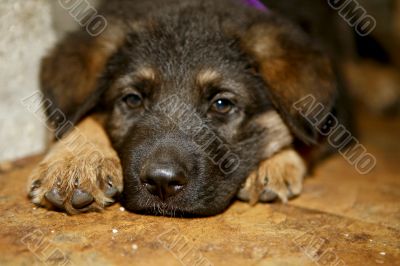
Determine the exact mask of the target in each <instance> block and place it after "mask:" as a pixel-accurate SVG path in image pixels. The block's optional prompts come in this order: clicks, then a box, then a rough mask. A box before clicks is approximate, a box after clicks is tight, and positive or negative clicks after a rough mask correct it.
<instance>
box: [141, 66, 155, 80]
mask: <svg viewBox="0 0 400 266" xmlns="http://www.w3.org/2000/svg"><path fill="white" fill-rule="evenodd" d="M137 75H138V77H140V78H142V79H147V80H155V79H156V72H155V71H154V69H152V68H150V67H144V68H142V69H139V71H138V72H137Z"/></svg>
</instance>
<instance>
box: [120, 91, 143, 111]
mask: <svg viewBox="0 0 400 266" xmlns="http://www.w3.org/2000/svg"><path fill="white" fill-rule="evenodd" d="M122 100H123V101H124V102H125V103H126V105H127V106H128V107H130V108H136V107H139V106H140V105H142V101H143V100H142V96H141V95H140V94H136V93H131V94H128V95H126V96H125V97H124V98H123V99H122Z"/></svg>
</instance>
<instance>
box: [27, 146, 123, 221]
mask: <svg viewBox="0 0 400 266" xmlns="http://www.w3.org/2000/svg"><path fill="white" fill-rule="evenodd" d="M28 186H29V188H28V191H29V197H30V199H31V201H32V202H33V203H35V204H37V205H39V206H42V207H45V208H48V209H57V210H64V211H66V212H67V213H69V214H77V213H82V212H87V211H96V210H102V209H103V208H104V207H106V206H108V205H110V204H111V203H113V202H114V198H115V197H116V196H117V195H118V194H119V193H120V192H121V191H122V170H121V165H120V161H119V159H118V157H117V155H116V154H115V155H114V154H112V155H111V156H110V155H108V157H104V156H102V155H100V154H99V153H90V152H88V151H86V152H83V153H81V154H78V155H73V154H69V153H64V152H62V153H61V154H56V155H51V156H49V157H48V158H46V159H44V160H43V162H42V163H41V164H40V165H39V166H38V167H37V168H36V169H35V170H34V172H33V173H32V174H31V177H30V181H29V183H28Z"/></svg>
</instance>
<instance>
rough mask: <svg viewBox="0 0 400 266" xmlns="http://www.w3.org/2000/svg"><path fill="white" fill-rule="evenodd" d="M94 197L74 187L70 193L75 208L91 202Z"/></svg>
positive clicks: (83, 206)
mask: <svg viewBox="0 0 400 266" xmlns="http://www.w3.org/2000/svg"><path fill="white" fill-rule="evenodd" d="M93 200H94V198H93V196H92V195H90V194H89V193H87V192H86V191H83V190H80V189H76V190H75V191H74V194H73V195H72V206H73V207H74V208H75V209H82V208H85V207H87V206H88V205H90V204H91V203H92V202H93Z"/></svg>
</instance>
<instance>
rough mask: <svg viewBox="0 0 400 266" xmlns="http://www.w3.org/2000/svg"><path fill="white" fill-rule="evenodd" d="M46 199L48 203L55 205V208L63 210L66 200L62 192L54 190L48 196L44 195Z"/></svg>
mask: <svg viewBox="0 0 400 266" xmlns="http://www.w3.org/2000/svg"><path fill="white" fill-rule="evenodd" d="M44 197H45V198H46V200H47V201H49V202H50V203H51V204H53V205H54V206H55V207H57V208H59V209H62V208H63V206H64V199H63V197H62V196H61V194H60V192H59V191H58V189H56V188H53V189H52V190H50V191H49V192H47V193H46V194H44Z"/></svg>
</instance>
